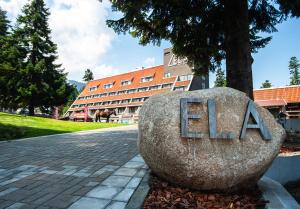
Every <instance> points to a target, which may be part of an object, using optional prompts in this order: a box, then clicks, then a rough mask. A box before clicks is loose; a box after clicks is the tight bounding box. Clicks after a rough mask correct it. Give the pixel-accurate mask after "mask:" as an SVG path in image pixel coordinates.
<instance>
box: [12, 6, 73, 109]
mask: <svg viewBox="0 0 300 209" xmlns="http://www.w3.org/2000/svg"><path fill="white" fill-rule="evenodd" d="M49 15H50V13H49V10H48V9H47V8H46V5H45V3H44V0H31V1H30V2H29V3H28V4H26V5H25V6H24V8H23V10H22V14H21V15H20V16H19V17H18V18H17V26H16V28H15V30H14V34H13V35H14V37H15V40H17V42H18V45H19V46H21V47H22V49H23V50H24V57H26V58H25V59H24V60H23V66H22V69H21V70H20V71H19V79H18V80H15V85H16V88H17V90H18V97H19V98H20V100H21V104H22V105H25V106H28V109H29V114H30V115H34V109H35V107H39V108H40V109H42V111H47V110H49V112H50V111H51V110H50V109H51V108H53V106H58V105H61V104H63V103H65V102H67V98H68V96H69V94H70V93H71V92H72V87H71V86H70V85H69V84H68V83H67V81H66V75H67V74H66V73H64V72H63V69H61V65H59V64H56V63H55V62H56V60H57V46H56V44H54V43H53V42H52V41H51V37H50V34H51V30H50V29H49V26H48V17H49Z"/></svg>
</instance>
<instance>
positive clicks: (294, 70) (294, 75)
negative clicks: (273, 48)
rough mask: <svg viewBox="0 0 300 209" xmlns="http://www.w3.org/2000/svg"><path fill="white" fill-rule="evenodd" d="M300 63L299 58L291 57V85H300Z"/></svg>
mask: <svg viewBox="0 0 300 209" xmlns="http://www.w3.org/2000/svg"><path fill="white" fill-rule="evenodd" d="M299 69H300V63H299V60H298V59H297V57H291V59H290V61H289V70H290V74H291V78H290V79H291V81H290V85H300V71H299Z"/></svg>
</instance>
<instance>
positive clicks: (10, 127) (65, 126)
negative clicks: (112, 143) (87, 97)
mask: <svg viewBox="0 0 300 209" xmlns="http://www.w3.org/2000/svg"><path fill="white" fill-rule="evenodd" d="M122 125H123V124H117V123H93V122H72V121H60V120H54V119H48V118H40V117H31V116H22V115H12V114H7V113H2V112H0V141H1V140H2V141H3V140H11V139H19V138H27V137H34V136H44V135H51V134H60V133H69V132H75V131H84V130H92V129H100V128H110V127H117V126H122Z"/></svg>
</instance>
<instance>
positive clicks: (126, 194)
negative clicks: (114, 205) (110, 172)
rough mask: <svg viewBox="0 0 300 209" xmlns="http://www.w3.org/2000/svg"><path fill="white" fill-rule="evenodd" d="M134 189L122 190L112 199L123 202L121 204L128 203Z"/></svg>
mask: <svg viewBox="0 0 300 209" xmlns="http://www.w3.org/2000/svg"><path fill="white" fill-rule="evenodd" d="M133 192H134V189H128V188H126V189H123V190H122V191H121V192H120V193H119V194H118V195H117V196H115V197H114V198H113V199H114V200H118V201H123V202H128V200H129V199H130V197H131V195H132V194H133Z"/></svg>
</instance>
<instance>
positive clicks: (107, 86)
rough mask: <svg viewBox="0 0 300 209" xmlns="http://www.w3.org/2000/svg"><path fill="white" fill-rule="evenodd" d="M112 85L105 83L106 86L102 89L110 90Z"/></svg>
mask: <svg viewBox="0 0 300 209" xmlns="http://www.w3.org/2000/svg"><path fill="white" fill-rule="evenodd" d="M113 85H114V84H113V83H107V84H104V88H105V89H110V88H112V87H113Z"/></svg>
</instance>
